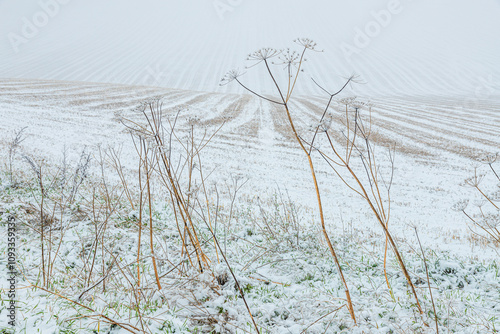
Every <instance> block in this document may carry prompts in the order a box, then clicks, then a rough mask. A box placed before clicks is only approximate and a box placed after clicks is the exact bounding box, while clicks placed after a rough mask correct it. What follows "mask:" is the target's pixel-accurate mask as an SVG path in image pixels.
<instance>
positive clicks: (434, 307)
mask: <svg viewBox="0 0 500 334" xmlns="http://www.w3.org/2000/svg"><path fill="white" fill-rule="evenodd" d="M414 229H415V234H416V236H417V240H418V245H419V246H420V251H421V252H422V257H423V259H424V266H425V275H426V276H427V286H428V287H429V294H430V295H431V302H432V309H433V310H434V321H435V323H436V333H437V334H439V327H438V318H437V313H436V306H435V305H434V298H432V289H431V282H430V280H429V269H428V268H427V260H426V258H425V253H424V249H423V248H422V244H421V243H420V238H419V237H418V232H417V228H416V227H414Z"/></svg>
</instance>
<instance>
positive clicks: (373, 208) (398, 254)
mask: <svg viewBox="0 0 500 334" xmlns="http://www.w3.org/2000/svg"><path fill="white" fill-rule="evenodd" d="M326 136H327V138H328V141H329V143H330V146H331V147H332V149H333V152H334V153H335V155H336V156H337V157H338V158H339V159H340V160H341V161H342V162H343V164H344V166H345V167H346V168H347V170H348V171H349V173H350V174H351V176H352V177H353V178H354V180H355V181H356V183H357V184H358V185H359V187H360V188H361V191H362V192H363V195H364V198H365V199H366V201H367V202H368V205H369V206H370V208H371V209H372V211H373V213H374V214H375V217H376V218H377V220H378V222H379V223H380V225H381V226H382V229H383V230H384V233H385V236H386V238H387V239H389V242H390V244H391V247H392V249H393V251H394V254H396V258H397V260H398V263H399V265H400V267H401V270H402V271H403V274H404V276H405V278H406V280H407V282H408V285H409V286H410V287H411V290H412V293H413V296H414V297H415V301H416V303H417V308H418V311H419V312H420V314H423V313H424V312H423V311H422V307H421V306H420V302H419V301H418V296H417V292H416V291H415V286H414V285H413V282H412V281H411V277H410V274H409V273H408V271H407V270H406V266H405V264H404V261H403V258H402V257H401V254H400V253H399V251H398V248H397V246H396V243H395V242H394V239H392V236H391V234H390V233H389V230H388V229H387V226H386V224H384V222H383V220H382V217H380V215H379V213H378V212H377V209H376V208H375V206H374V205H373V203H372V201H371V200H370V198H369V197H368V193H367V192H366V189H365V187H364V186H363V184H362V183H361V181H360V180H359V178H358V177H357V176H356V173H355V172H354V171H353V170H352V169H351V167H350V166H349V165H348V164H347V163H346V162H345V161H344V160H343V159H342V157H341V156H340V154H339V153H338V152H337V150H335V148H334V146H333V143H332V139H331V137H330V136H329V135H328V133H326Z"/></svg>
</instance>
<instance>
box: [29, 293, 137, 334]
mask: <svg viewBox="0 0 500 334" xmlns="http://www.w3.org/2000/svg"><path fill="white" fill-rule="evenodd" d="M30 285H31V287H33V288H35V289H40V290H42V291H45V292H47V293H50V294H51V295H54V296H56V297H59V298H61V299H64V300H66V301H68V302H71V303H73V304H75V305H78V306H80V307H82V308H84V309H86V310H88V311H91V312H93V313H96V314H95V316H98V317H100V318H103V319H105V320H106V321H107V322H109V323H111V324H115V325H117V326H119V327H121V328H123V329H124V330H126V331H128V332H130V333H140V332H141V330H140V329H139V328H137V327H134V326H132V325H130V324H123V323H120V322H118V321H115V320H113V319H111V318H109V317H107V316H105V315H104V314H100V313H97V312H96V311H95V310H93V309H91V308H90V307H88V306H86V305H83V304H82V303H79V302H77V301H74V300H71V299H69V298H68V297H65V296H63V295H61V294H59V293H57V292H53V291H50V290H48V289H46V288H44V287H41V286H37V285H34V284H30ZM129 327H130V328H129ZM132 329H133V330H135V332H134V331H133V330H132Z"/></svg>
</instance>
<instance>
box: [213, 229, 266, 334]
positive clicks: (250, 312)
mask: <svg viewBox="0 0 500 334" xmlns="http://www.w3.org/2000/svg"><path fill="white" fill-rule="evenodd" d="M210 232H211V233H212V237H213V238H214V240H215V244H216V245H217V248H218V249H219V251H220V253H221V255H222V258H223V259H224V262H225V263H226V266H227V268H228V269H229V272H230V273H231V276H233V279H234V282H235V283H236V286H237V287H238V291H239V292H240V294H241V298H242V299H243V302H244V303H245V306H246V308H247V311H248V314H249V315H250V318H251V319H252V323H253V325H254V327H255V330H256V331H257V333H258V334H260V331H259V327H258V326H257V323H256V322H255V319H254V317H253V315H252V311H251V310H250V307H249V306H248V303H247V300H246V298H245V294H244V293H243V289H241V286H240V283H239V282H238V279H237V278H236V275H235V274H234V272H233V269H231V266H230V265H229V261H228V260H227V258H226V254H224V252H223V251H222V247H221V246H220V244H219V240H217V237H216V236H215V234H214V233H213V231H212V230H210Z"/></svg>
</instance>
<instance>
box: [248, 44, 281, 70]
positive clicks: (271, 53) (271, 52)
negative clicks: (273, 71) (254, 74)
mask: <svg viewBox="0 0 500 334" xmlns="http://www.w3.org/2000/svg"><path fill="white" fill-rule="evenodd" d="M280 54H281V50H277V49H273V48H262V49H260V50H257V51H255V52H252V53H251V54H249V55H248V57H247V60H249V61H254V62H255V63H254V64H253V65H250V66H247V68H250V67H253V66H255V65H257V64H260V63H261V62H263V61H266V60H268V59H271V58H274V57H277V56H279V55H280Z"/></svg>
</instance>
